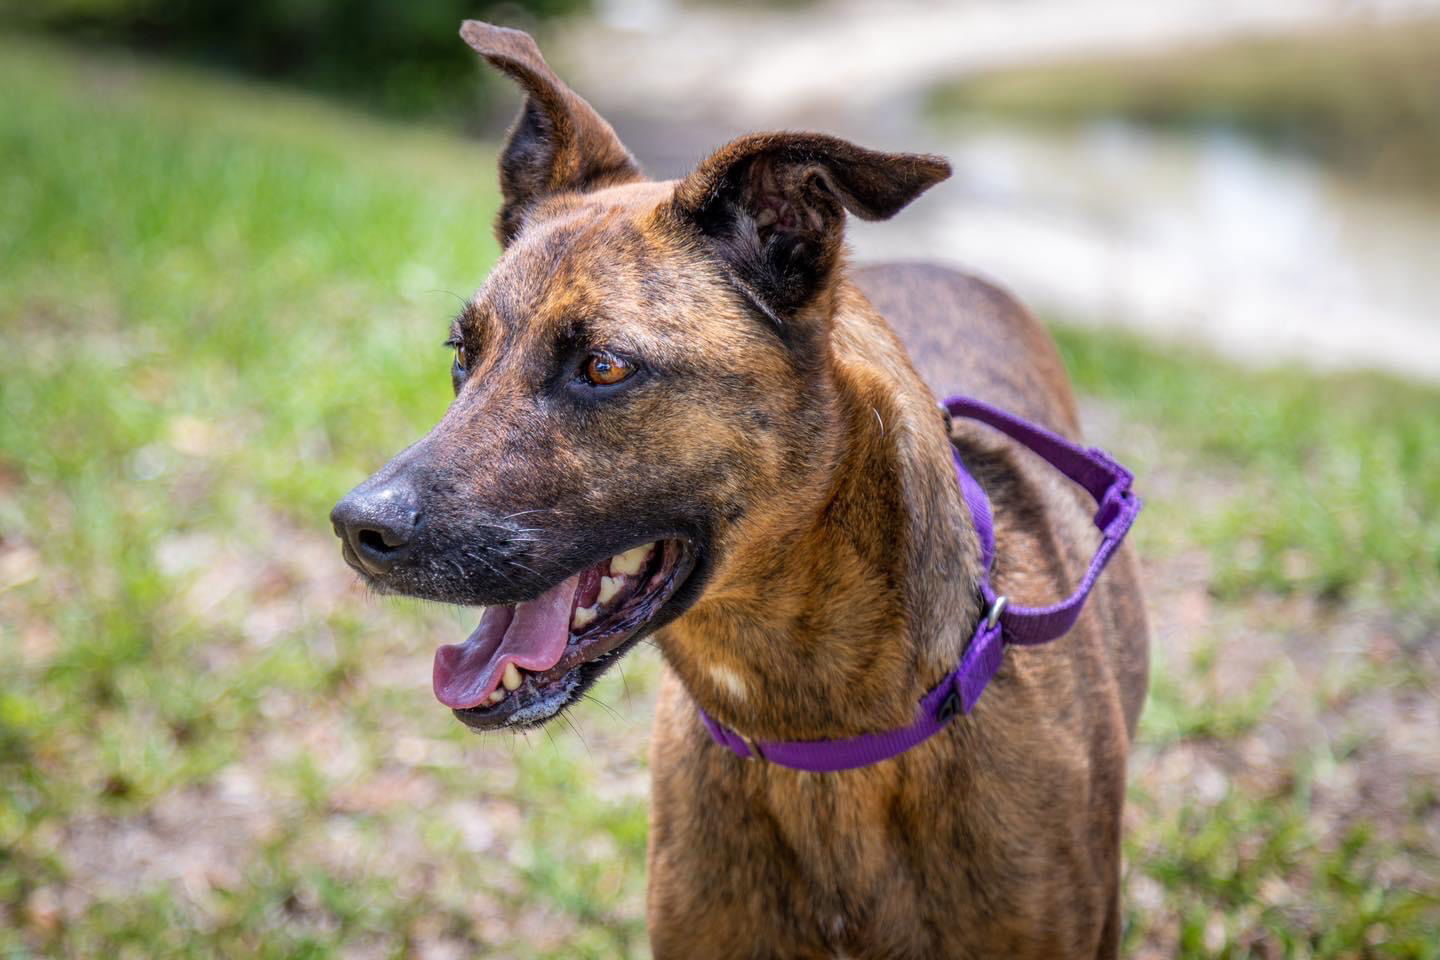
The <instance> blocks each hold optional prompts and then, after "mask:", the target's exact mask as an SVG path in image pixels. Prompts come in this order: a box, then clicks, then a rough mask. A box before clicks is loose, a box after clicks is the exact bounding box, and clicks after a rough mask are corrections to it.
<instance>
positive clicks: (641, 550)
mask: <svg viewBox="0 0 1440 960" xmlns="http://www.w3.org/2000/svg"><path fill="white" fill-rule="evenodd" d="M654 549H655V544H653V543H647V544H645V545H644V546H643V547H636V548H635V549H634V550H626V551H625V552H624V553H617V554H616V555H615V556H613V557H611V558H610V572H611V573H624V574H628V575H630V576H634V575H635V574H637V573H639V572H640V568H641V567H643V566H644V565H645V561H646V560H647V559H649V557H650V551H651V550H654Z"/></svg>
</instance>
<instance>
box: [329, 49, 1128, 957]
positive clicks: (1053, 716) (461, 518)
mask: <svg viewBox="0 0 1440 960" xmlns="http://www.w3.org/2000/svg"><path fill="white" fill-rule="evenodd" d="M461 35H462V36H463V37H464V39H465V40H466V41H467V42H468V43H469V44H470V46H472V47H473V48H474V49H475V50H476V51H478V52H479V54H480V55H481V56H482V57H483V58H484V59H485V60H487V61H488V62H489V63H490V64H492V65H493V66H495V67H497V68H499V69H500V70H501V71H503V72H504V73H505V74H507V75H509V76H510V77H511V78H512V79H513V80H515V81H516V82H517V83H518V84H519V86H520V87H521V88H522V90H523V92H524V94H525V101H524V105H523V107H522V110H521V113H520V116H519V118H518V120H517V121H516V123H515V125H514V127H513V129H512V130H511V132H510V134H509V139H508V142H507V143H506V145H505V147H504V150H503V153H502V155H501V158H500V184H501V188H502V195H503V199H502V206H501V208H500V211H499V214H498V217H497V220H496V224H495V229H496V233H497V235H498V237H499V240H500V243H501V245H502V247H503V252H502V254H501V256H500V258H499V260H498V262H497V263H496V264H495V266H494V268H493V269H492V271H491V272H490V274H489V276H488V278H487V279H486V281H485V283H484V286H483V287H482V288H481V289H480V290H479V292H477V293H476V294H475V295H474V297H473V298H472V299H471V300H469V301H468V302H467V304H466V305H465V307H464V309H463V310H462V311H461V313H460V315H459V316H458V317H457V318H456V320H455V322H454V325H453V329H452V330H451V337H450V341H449V343H450V346H451V347H453V351H454V356H453V363H452V366H451V370H450V374H451V377H452V380H453V383H454V389H455V400H454V403H453V404H452V406H451V407H450V408H449V410H448V412H446V414H445V415H444V417H443V418H442V419H441V420H440V422H439V423H438V424H437V425H436V426H435V427H434V428H433V429H432V430H431V431H430V433H429V434H427V435H426V436H425V437H424V438H423V439H421V440H420V441H419V442H417V443H415V444H414V445H413V446H411V447H409V448H408V449H406V450H404V451H402V452H401V453H400V454H399V455H397V456H396V457H395V458H394V459H393V460H391V461H390V462H389V463H388V464H386V465H385V466H384V467H383V468H382V469H381V470H380V471H379V472H377V473H376V474H375V475H374V476H372V477H370V478H369V479H368V480H366V481H365V482H364V483H362V484H361V485H360V486H359V487H357V488H356V489H355V490H353V491H352V492H351V493H350V494H348V495H347V496H346V497H345V498H344V499H343V500H342V501H341V502H340V503H339V504H338V505H337V506H336V507H335V509H334V511H333V513H332V521H333V524H334V526H335V530H336V532H337V534H338V535H339V536H340V537H341V539H342V541H343V547H342V552H343V554H344V556H345V558H346V560H347V561H348V562H349V563H350V564H351V566H353V567H354V568H355V569H356V570H358V571H359V572H360V573H361V574H362V575H363V577H364V579H365V580H366V581H368V582H369V583H370V584H371V585H372V586H373V587H374V588H376V589H377V590H379V591H382V592H391V593H398V594H408V595H411V596H416V597H423V598H427V599H431V600H437V601H442V602H447V603H455V604H467V605H480V606H485V607H487V610H486V612H485V614H484V615H483V617H482V619H481V621H480V623H479V625H478V626H477V627H476V630H475V632H474V633H473V634H471V636H470V637H469V638H468V639H467V640H465V641H464V642H463V643H456V644H450V645H446V646H444V647H441V648H440V650H439V651H437V653H436V657H435V664H434V686H435V693H436V696H437V697H438V698H439V699H440V701H441V702H442V703H444V704H446V705H447V706H449V707H450V708H451V709H452V710H453V711H454V713H455V715H456V716H457V717H458V718H459V719H460V720H461V721H463V722H464V723H466V724H468V725H469V726H471V727H474V728H476V729H479V730H502V729H517V728H524V727H530V726H535V725H539V724H543V723H544V722H546V721H547V720H550V719H552V718H554V717H555V716H556V715H558V714H559V713H560V712H561V711H562V710H564V709H565V708H566V707H567V706H568V705H569V704H571V703H574V702H575V700H576V699H577V698H578V697H579V696H580V695H581V693H582V692H583V691H584V690H585V689H586V688H587V687H588V686H589V685H590V684H592V683H593V682H594V681H595V679H596V678H597V677H598V676H600V675H601V674H602V673H603V672H604V671H605V670H606V669H608V668H609V667H610V666H612V665H613V664H615V663H616V662H617V661H618V660H619V659H620V658H621V657H622V656H623V655H624V653H625V652H626V651H627V650H629V649H630V648H631V647H633V646H634V645H635V644H636V643H637V642H638V641H639V640H640V639H642V638H644V637H647V636H650V637H652V638H653V640H654V642H655V644H656V645H657V646H658V647H659V649H660V651H661V653H662V656H663V660H664V675H663V679H662V681H661V688H660V693H659V700H658V706H657V710H656V717H655V725H654V738H653V748H652V761H651V767H652V775H653V791H652V801H651V832H650V839H649V855H648V862H649V887H648V923H649V932H650V938H651V943H652V948H653V951H654V955H655V956H656V957H660V958H670V957H676V958H709V957H714V958H730V957H733V958H766V957H787V958H788V957H806V958H809V957H816V958H818V957H877V958H879V957H887V958H888V957H926V958H930V957H1037V958H1042V957H1043V958H1046V960H1053V958H1057V957H1113V956H1115V955H1116V954H1117V952H1118V949H1119V944H1120V940H1121V933H1122V928H1121V911H1120V830H1121V811H1122V806H1123V802H1124V795H1125V763H1126V756H1127V752H1128V749H1129V745H1130V741H1131V738H1132V736H1133V735H1134V732H1135V727H1136V722H1137V718H1138V715H1139V712H1140V708H1141V704H1142V700H1143V698H1144V693H1145V688H1146V683H1147V670H1148V663H1147V643H1148V640H1147V628H1146V622H1145V616H1144V612H1143V604H1142V600H1141V594H1140V590H1139V587H1138V584H1137V579H1136V571H1135V566H1134V561H1133V558H1132V557H1131V555H1130V554H1129V552H1128V551H1127V550H1121V551H1120V552H1119V553H1118V554H1116V556H1115V558H1114V562H1113V563H1111V565H1110V568H1109V569H1108V570H1107V571H1106V573H1105V575H1104V576H1103V577H1102V578H1101V579H1100V581H1099V583H1098V585H1097V587H1096V589H1095V592H1094V593H1093V594H1092V595H1091V597H1090V599H1089V603H1088V604H1087V606H1086V607H1085V609H1084V612H1083V614H1082V615H1081V616H1080V618H1079V620H1078V622H1077V623H1076V624H1075V626H1074V628H1073V629H1072V630H1070V632H1069V633H1068V634H1067V635H1066V636H1065V637H1064V638H1063V639H1061V640H1060V641H1058V642H1055V643H1051V644H1047V645H1044V646H1036V647H1009V648H1007V649H1006V650H1005V653H1004V660H1003V665H1002V666H1001V667H1000V669H999V672H998V674H997V675H996V676H995V677H994V679H993V682H991V683H990V685H989V688H988V690H987V691H986V692H985V694H984V696H983V697H982V698H980V700H979V702H978V704H976V705H975V708H974V709H973V711H971V712H969V713H967V714H966V715H964V716H959V717H956V718H955V719H954V720H953V722H950V723H949V724H948V725H947V726H946V727H945V728H944V729H943V730H941V731H940V732H939V733H938V734H936V735H935V736H932V737H930V738H929V739H928V740H926V741H925V742H923V743H920V744H918V745H917V746H915V747H914V748H913V749H910V750H907V751H906V752H903V753H901V754H900V755H898V756H895V757H893V758H891V759H887V760H883V761H881V762H878V763H874V764H870V765H867V766H863V767H860V768H858V769H854V770H848V771H845V772H836V773H807V772H800V771H796V770H791V769H787V768H785V767H783V766H780V765H778V764H774V763H769V762H766V760H764V759H763V758H759V757H752V758H749V759H746V758H744V757H742V756H737V755H736V753H735V752H732V751H731V750H727V749H725V748H724V747H723V746H721V745H720V744H717V743H716V741H715V739H714V738H713V737H712V735H711V733H710V732H709V731H708V730H707V719H710V718H713V722H715V723H717V724H721V725H723V726H724V727H725V728H726V729H729V730H733V731H736V732H737V733H738V735H740V736H742V737H744V738H748V739H749V740H750V741H751V742H757V743H758V742H763V741H819V740H834V739H837V738H847V737H855V736H861V735H864V734H867V733H872V732H875V731H884V730H889V729H893V728H896V727H900V726H903V725H904V724H906V723H909V722H911V721H912V720H913V719H914V717H915V709H916V703H917V701H918V700H919V699H920V698H922V697H923V696H924V695H925V694H926V691H928V690H931V689H932V688H933V687H935V685H936V684H937V683H938V682H940V681H941V680H942V678H944V677H945V676H946V675H947V674H949V673H950V672H951V671H952V670H954V669H955V664H956V663H957V662H959V660H960V658H961V657H962V655H964V653H965V648H966V644H967V641H969V639H970V638H971V636H972V634H975V632H976V629H977V624H978V623H979V622H980V621H981V618H982V617H985V616H986V610H985V609H983V606H982V603H981V600H980V599H979V597H978V595H977V589H976V586H977V584H978V583H979V582H980V579H981V578H982V576H984V575H985V573H986V571H985V570H983V569H982V566H981V559H980V558H981V548H980V537H979V534H978V533H977V527H976V523H975V521H974V519H973V518H972V515H971V512H970V510H969V509H968V508H967V506H966V502H965V501H964V499H963V498H962V496H961V492H960V490H959V489H958V488H957V484H956V474H955V471H954V469H953V464H952V451H953V450H958V451H959V452H960V454H961V456H962V457H963V460H964V463H965V464H966V465H967V466H968V468H969V470H970V472H971V473H972V474H973V476H974V477H975V478H976V479H977V480H978V482H979V484H980V485H981V486H982V487H983V488H984V491H985V494H986V495H987V496H988V498H989V500H990V502H991V504H992V508H993V511H994V535H995V541H996V543H997V544H998V547H997V551H996V557H995V561H994V568H993V571H991V573H990V576H991V577H992V579H993V582H994V584H995V588H996V590H998V591H1001V592H1003V593H1005V594H1006V595H1008V596H1012V597H1016V598H1024V599H1025V600H1026V601H1027V602H1034V603H1046V602H1051V601H1053V600H1054V599H1055V598H1057V597H1060V596H1063V595H1065V594H1066V593H1067V592H1069V591H1070V590H1071V589H1073V588H1074V586H1075V584H1076V582H1077V581H1078V580H1079V579H1080V575H1081V572H1082V571H1083V570H1084V568H1085V563H1086V558H1087V557H1088V556H1089V554H1090V552H1091V551H1092V550H1093V545H1094V540H1095V535H1094V531H1093V529H1091V528H1090V520H1089V511H1087V510H1086V509H1085V508H1084V505H1083V502H1082V498H1081V495H1080V494H1079V493H1078V491H1077V490H1076V489H1074V488H1073V487H1072V486H1070V485H1069V484H1067V483H1066V482H1065V481H1064V479H1063V478H1061V477H1059V476H1058V475H1056V474H1055V473H1054V472H1053V471H1051V470H1050V469H1049V468H1048V467H1047V466H1046V465H1045V464H1044V463H1043V462H1042V461H1041V460H1040V459H1039V458H1038V457H1035V456H1032V455H1031V454H1030V453H1028V452H1026V451H1024V450H1023V449H1022V448H1021V446H1020V445H1018V444H1016V443H1014V442H1011V441H1010V440H1008V439H1006V438H1005V437H1002V436H1000V435H999V434H997V433H995V432H994V431H991V430H989V429H988V428H986V427H983V426H980V425H978V424H974V423H970V422H965V421H961V420H955V421H954V422H950V421H949V420H948V419H947V417H945V416H944V415H943V413H942V412H941V411H940V410H939V409H938V408H937V406H936V396H937V395H943V394H944V393H947V392H950V391H952V390H956V389H960V390H963V391H964V392H966V393H968V394H970V395H972V396H975V397H978V398H981V399H983V400H986V401H989V402H991V403H994V404H997V405H1000V406H1003V407H1005V408H1007V409H1009V410H1010V411H1012V412H1014V413H1016V414H1018V415H1019V416H1022V417H1025V418H1027V419H1029V420H1031V421H1034V422H1036V423H1039V424H1042V425H1044V426H1046V427H1048V428H1049V429H1050V430H1052V431H1054V432H1056V433H1058V434H1061V435H1063V436H1066V437H1069V438H1076V437H1078V436H1079V433H1080V426H1079V421H1078V416H1077V412H1076V406H1075V401H1074V399H1073V397H1072V395H1071V391H1070V387H1069V385H1068V383H1067V379H1066V375H1065V371H1064V368H1063V366H1062V363H1061V360H1060V358H1059V355H1058V353H1057V351H1056V349H1055V347H1054V345H1053V343H1052V341H1051V339H1050V338H1049V336H1048V335H1047V334H1046V332H1045V331H1044V329H1043V328H1042V327H1041V326H1040V325H1039V324H1038V323H1037V322H1036V321H1035V320H1034V319H1033V318H1032V317H1031V316H1030V314H1029V313H1027V312H1026V311H1025V310H1024V309H1023V308H1022V307H1021V306H1019V305H1018V304H1017V303H1016V302H1015V301H1014V300H1013V299H1012V298H1011V297H1010V296H1008V295H1007V294H1006V293H1004V292H1002V291H1001V290H999V289H997V288H996V287H994V286H991V285H990V284H988V283H986V282H984V281H982V280H979V279H976V278H974V277H971V276H968V275H965V274H961V273H958V272H955V271H952V270H949V269H946V268H942V267H938V266H930V265H923V264H897V265H884V266H871V267H865V268H859V269H857V268H852V267H851V266H850V264H849V263H848V261H847V257H846V251H845V245H844V225H845V219H846V216H847V214H848V215H853V216H858V217H860V218H862V219H867V220H882V219H887V218H889V217H892V216H893V215H895V214H896V213H898V212H899V211H900V210H901V209H902V208H903V207H905V206H906V205H907V204H909V203H910V202H911V201H912V200H914V199H915V198H916V197H917V196H919V195H920V194H921V193H923V192H924V191H925V190H926V189H928V188H929V187H931V186H933V185H934V184H936V183H938V182H940V181H941V180H943V179H945V178H946V177H947V176H949V173H950V168H949V166H948V164H947V163H946V162H945V161H944V160H942V159H940V158H938V157H933V156H923V155H913V154H897V153H882V152H876V151H872V150H867V149H863V148H861V147H858V146H856V145H854V144H851V143H848V142H846V141H844V140H840V139H837V138H835V137H831V136H826V135H821V134H815V133H762V134H753V135H749V136H743V137H740V138H739V139H737V140H735V141H733V142H731V143H729V144H727V145H726V146H724V147H722V148H721V149H719V150H717V151H716V152H715V153H713V154H712V155H710V156H709V157H707V158H706V159H704V160H703V161H702V162H701V163H700V164H699V165H698V166H697V167H696V168H695V169H694V170H693V171H692V172H691V173H690V174H689V175H687V176H685V177H683V178H681V179H679V180H677V181H669V182H654V181H651V180H648V179H646V178H645V176H644V175H643V174H642V173H641V171H640V168H639V166H638V165H637V164H636V162H635V160H634V159H633V158H632V156H631V155H630V153H629V152H628V151H627V150H626V148H625V147H624V146H623V145H622V144H621V142H620V140H619V139H618V138H617V137H616V135H615V132H614V130H613V129H612V128H611V127H610V125H609V124H608V123H606V121H605V120H603V119H602V118H601V117H600V116H599V115H598V114H597V113H596V112H595V111H594V110H593V109H592V108H591V107H590V105H589V104H588V103H587V102H586V101H585V100H583V99H581V98H580V97H579V96H578V95H577V94H575V93H574V92H573V91H572V90H570V88H569V87H567V86H566V85H565V84H564V83H562V82H561V80H560V79H559V78H558V77H557V76H556V75H555V74H554V72H553V71H552V70H551V69H550V68H549V67H548V66H547V65H546V63H545V61H544V59H543V58H542V57H541V55H540V52H539V50H538V49H537V47H536V45H535V43H534V41H533V40H532V39H531V38H530V37H529V36H528V35H527V34H525V33H522V32H519V31H516V30H510V29H504V28H500V27H495V26H490V25H488V24H483V23H479V22H476V21H467V22H466V23H465V24H464V26H463V27H462V30H461ZM1091 509H1092V510H1093V507H1092V508H1091ZM702 710H703V715H702Z"/></svg>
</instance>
